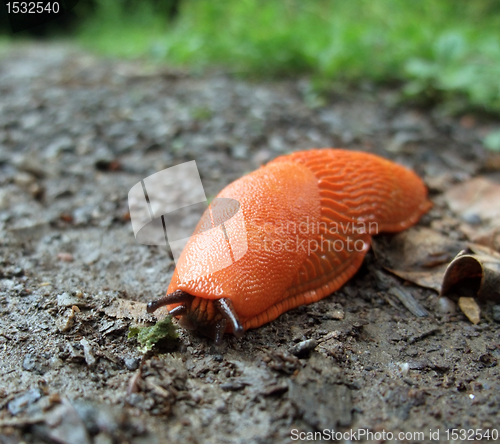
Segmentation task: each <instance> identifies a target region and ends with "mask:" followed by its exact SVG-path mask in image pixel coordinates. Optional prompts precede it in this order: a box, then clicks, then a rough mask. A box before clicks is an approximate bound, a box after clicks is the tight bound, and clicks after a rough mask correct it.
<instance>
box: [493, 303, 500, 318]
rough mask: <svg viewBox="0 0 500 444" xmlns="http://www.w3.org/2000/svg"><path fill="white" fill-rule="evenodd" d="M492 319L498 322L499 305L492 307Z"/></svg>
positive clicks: (499, 316) (499, 314) (499, 315)
mask: <svg viewBox="0 0 500 444" xmlns="http://www.w3.org/2000/svg"><path fill="white" fill-rule="evenodd" d="M493 320H494V321H495V322H500V305H495V306H494V307H493Z"/></svg>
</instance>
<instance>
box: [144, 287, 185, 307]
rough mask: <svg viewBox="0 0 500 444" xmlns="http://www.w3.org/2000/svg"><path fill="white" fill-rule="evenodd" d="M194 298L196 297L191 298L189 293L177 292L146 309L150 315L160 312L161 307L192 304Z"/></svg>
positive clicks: (153, 302)
mask: <svg viewBox="0 0 500 444" xmlns="http://www.w3.org/2000/svg"><path fill="white" fill-rule="evenodd" d="M193 298H194V296H191V295H190V294H189V293H186V292H184V291H182V290H176V291H174V292H172V293H169V294H167V295H165V296H162V297H161V298H159V299H156V300H154V301H151V302H149V303H148V305H147V307H146V310H147V312H148V313H153V312H154V311H156V310H158V309H159V308H160V307H163V306H165V305H172V304H178V303H183V302H191V301H192V300H193Z"/></svg>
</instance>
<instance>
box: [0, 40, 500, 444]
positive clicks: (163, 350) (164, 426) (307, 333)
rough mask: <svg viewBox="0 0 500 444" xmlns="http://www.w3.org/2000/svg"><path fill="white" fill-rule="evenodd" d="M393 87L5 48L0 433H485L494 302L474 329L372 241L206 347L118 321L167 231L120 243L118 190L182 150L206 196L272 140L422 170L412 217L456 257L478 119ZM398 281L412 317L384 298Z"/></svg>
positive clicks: (147, 296) (8, 436)
mask: <svg viewBox="0 0 500 444" xmlns="http://www.w3.org/2000/svg"><path fill="white" fill-rule="evenodd" d="M398 98H399V91H397V90H392V91H380V90H375V89H373V88H371V87H369V86H367V87H366V88H365V89H360V90H356V91H351V92H349V91H347V92H344V93H337V94H331V95H326V96H319V95H317V94H316V93H315V92H314V91H313V89H312V88H311V87H310V83H309V82H308V81H307V80H298V81H276V82H259V83H256V82H249V81H242V80H238V79H234V78H231V77H228V76H226V75H223V74H219V73H214V74H212V75H208V76H203V77H197V76H193V75H190V74H189V73H185V72H182V71H177V70H171V69H168V68H166V67H158V66H150V65H148V64H147V63H141V62H124V61H116V60H109V59H102V58H98V57H95V56H93V55H89V54H87V53H85V52H82V51H81V50H79V49H75V48H72V47H66V46H58V45H48V46H43V45H26V46H18V47H14V48H11V49H9V50H7V51H4V52H3V53H2V54H1V55H0V313H1V318H0V357H1V359H0V374H1V375H2V377H1V380H0V442H1V443H18V442H26V443H38V442H49V443H52V442H57V443H71V444H80V443H82V444H84V443H96V444H97V443H99V444H102V443H137V444H139V443H167V442H182V443H207V442H210V443H281V442H296V441H297V440H296V438H300V439H299V441H300V440H302V441H305V440H307V439H308V438H310V437H312V435H306V434H302V435H299V433H307V432H311V433H312V432H317V431H323V430H325V429H326V432H325V433H330V432H331V431H333V430H335V431H337V432H338V431H341V432H347V433H348V435H343V436H342V437H341V439H340V441H341V442H354V441H355V440H358V439H360V440H365V439H366V438H367V437H366V436H365V435H364V434H363V433H366V431H369V432H370V433H373V434H374V435H370V436H368V439H367V440H368V441H369V442H382V441H384V437H383V436H382V433H385V434H386V435H385V441H386V442H390V441H391V436H390V435H387V434H388V433H393V437H392V440H393V441H399V442H430V441H431V440H433V441H438V440H439V441H442V442H446V441H449V440H450V439H451V437H452V436H451V434H450V433H451V431H452V429H466V430H467V433H469V435H468V436H469V437H470V436H471V435H470V431H469V430H470V429H490V430H491V433H490V440H491V437H494V431H493V429H495V428H496V429H500V427H499V417H500V372H499V367H498V366H497V362H498V360H499V359H500V348H499V347H500V345H499V344H500V343H499V336H498V331H499V323H498V322H499V321H500V316H499V314H500V311H499V309H498V308H499V307H498V306H497V307H495V306H494V305H493V304H490V305H486V306H484V307H482V308H483V310H484V313H485V315H484V316H483V317H482V321H481V322H480V323H479V324H478V325H473V324H472V323H471V322H470V321H469V320H468V319H467V318H466V317H465V316H464V315H463V314H462V313H459V312H456V313H455V314H453V310H452V314H449V312H448V311H449V310H448V309H447V308H446V309H443V307H442V304H439V302H438V299H439V297H438V294H437V293H436V292H435V291H433V290H430V289H424V288H421V287H418V286H416V285H413V284H408V283H405V281H403V280H402V279H400V278H397V277H395V276H393V275H392V274H390V273H389V272H387V271H386V270H385V269H384V268H383V267H382V266H381V264H380V263H379V261H378V260H377V259H376V258H375V256H374V254H373V253H372V252H370V253H369V254H368V255H367V258H366V260H365V263H364V265H363V267H362V268H361V269H360V271H359V272H358V273H357V275H356V276H355V277H354V278H353V279H352V280H350V281H349V282H348V283H347V284H346V285H345V286H344V287H343V288H342V289H341V290H339V291H337V292H336V293H334V294H333V295H331V296H329V297H327V298H325V299H323V300H322V301H320V302H318V303H315V304H312V305H309V306H303V307H299V308H297V309H294V310H292V311H290V312H288V313H286V314H283V315H282V316H280V317H279V318H278V319H277V320H275V321H273V322H271V323H270V324H268V325H265V326H263V327H261V328H258V329H256V330H251V331H247V332H246V333H245V335H244V336H243V338H242V339H236V338H234V337H233V336H226V337H225V338H224V341H223V343H222V344H221V345H219V346H217V345H215V344H214V343H213V341H211V340H210V339H207V338H205V337H201V336H197V335H196V334H193V333H190V332H186V331H185V330H183V329H182V328H180V329H179V338H178V339H177V340H172V341H170V342H168V341H167V342H166V343H163V344H162V345H158V346H155V347H154V348H153V350H152V351H150V352H147V353H144V352H143V351H141V350H140V349H139V347H138V343H137V341H136V339H128V338H127V333H128V331H129V328H130V327H131V326H134V325H137V324H140V323H141V322H142V323H145V322H146V323H147V322H149V323H150V322H152V321H154V318H153V317H152V316H149V315H147V314H146V313H145V310H144V307H145V306H144V303H145V302H147V301H148V300H151V299H153V298H157V297H159V296H161V295H163V294H164V293H165V290H166V288H167V286H168V283H169V281H170V278H171V276H172V273H173V270H174V262H173V260H172V259H171V258H170V256H169V253H168V250H167V249H166V248H165V247H158V246H145V245H140V244H138V243H137V242H136V240H135V238H134V235H133V231H132V226H131V223H130V220H129V214H128V203H127V196H128V191H129V190H130V188H131V187H132V186H133V185H135V184H136V183H137V182H139V181H140V180H141V179H143V178H145V177H147V176H149V175H151V174H153V173H155V172H157V171H160V170H162V169H165V168H168V167H170V166H174V165H177V164H179V163H182V162H186V161H189V160H193V159H194V160H196V162H197V166H198V169H199V171H200V175H201V179H202V182H203V185H204V187H205V191H206V194H207V196H214V195H215V194H216V193H217V192H218V191H219V190H220V189H222V188H223V187H224V186H225V185H226V184H228V183H230V182H232V181H233V180H235V179H236V178H238V177H240V176H242V175H243V174H245V173H247V172H250V171H252V170H254V169H255V168H257V167H259V166H260V165H262V164H264V163H266V162H267V161H268V160H270V159H272V158H274V157H276V156H278V155H280V154H284V153H287V152H290V151H295V150H300V149H308V148H311V147H346V148H352V149H358V150H364V151H369V152H373V153H376V154H380V155H383V156H385V157H387V158H390V159H393V160H395V161H397V162H399V163H402V164H404V165H407V166H409V167H412V168H414V169H415V170H416V171H417V173H418V174H419V175H420V176H421V177H422V178H423V179H424V180H425V181H426V184H427V185H428V187H429V189H430V195H431V198H432V200H433V202H434V208H433V209H432V210H431V211H430V212H429V213H428V214H427V215H426V216H424V217H423V218H422V220H421V221H420V222H419V226H420V227H429V228H432V229H433V230H436V231H437V232H440V233H441V234H443V235H445V236H446V237H448V238H449V239H450V240H452V241H456V242H457V251H456V253H458V250H459V244H460V242H461V241H465V240H466V237H465V235H464V234H463V233H462V232H461V231H459V230H458V229H457V227H458V224H459V223H460V220H459V219H458V218H457V215H455V214H453V213H452V212H451V210H450V209H449V208H448V206H447V202H446V199H445V198H444V194H443V193H444V192H445V191H446V190H447V189H448V188H450V187H451V186H453V185H454V184H457V183H460V182H464V181H466V180H467V179H469V178H471V177H474V176H476V175H479V174H481V173H482V171H484V169H485V168H486V167H487V165H488V162H489V160H488V159H489V157H488V154H487V153H486V152H485V151H484V149H483V147H482V144H481V137H482V136H483V135H484V134H485V131H486V130H487V128H488V125H491V124H492V122H491V121H489V122H486V121H481V120H480V119H477V118H475V117H473V116H464V117H462V118H460V119H458V118H457V119H454V118H449V117H445V116H442V115H440V114H439V113H437V112H432V111H428V110H419V109H413V108H411V107H408V106H406V105H401V104H400V102H399V99H398ZM493 123H494V122H493ZM388 237H389V236H387V235H382V236H380V239H382V240H383V239H384V238H388ZM395 288H396V289H397V288H400V289H404V290H405V291H409V292H410V293H411V295H412V296H413V297H414V298H415V299H416V300H417V301H418V302H419V303H420V304H421V306H422V307H424V308H425V310H426V311H427V312H428V315H427V316H422V317H418V316H415V315H414V314H412V313H410V312H409V311H408V310H407V309H406V308H405V307H404V306H403V305H402V304H401V303H400V302H398V301H397V300H395V299H394V298H393V299H391V298H389V297H388V294H390V291H391V289H395ZM134 301H135V303H134ZM148 325H151V324H148ZM363 431H365V432H363ZM430 431H432V432H433V433H434V435H433V436H431V435H430ZM447 431H448V432H447ZM400 432H407V435H405V436H399V433H400ZM412 432H421V433H423V434H424V435H422V436H418V435H417V436H415V435H411V433H412ZM325 433H323V435H322V436H319V435H316V437H317V438H318V439H317V440H318V442H321V441H322V440H324V441H328V438H329V436H328V435H327V434H325ZM351 433H354V436H352V435H349V434H351ZM375 433H378V435H375ZM436 433H439V436H438V435H436ZM458 433H462V438H460V436H458V438H457V439H456V441H460V440H462V441H465V440H466V439H464V438H463V433H465V432H462V431H460V430H459V431H458ZM337 437H339V436H338V435H337ZM473 437H474V436H473ZM475 437H476V438H477V436H475Z"/></svg>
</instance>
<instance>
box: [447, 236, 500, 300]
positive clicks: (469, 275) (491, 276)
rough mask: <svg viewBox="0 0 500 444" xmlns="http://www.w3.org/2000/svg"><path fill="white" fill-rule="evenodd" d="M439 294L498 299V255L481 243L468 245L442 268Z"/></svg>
mask: <svg viewBox="0 0 500 444" xmlns="http://www.w3.org/2000/svg"><path fill="white" fill-rule="evenodd" d="M441 296H447V297H449V298H452V299H455V300H456V299H457V298H459V297H461V296H464V297H477V298H479V299H483V300H488V299H489V300H500V254H498V253H497V252H495V251H493V250H491V249H490V248H488V247H485V246H483V245H477V244H470V245H469V246H468V249H467V250H464V251H461V252H460V253H459V254H458V255H457V257H455V259H453V261H451V263H450V264H449V265H448V267H447V268H446V272H445V274H444V277H443V285H442V288H441Z"/></svg>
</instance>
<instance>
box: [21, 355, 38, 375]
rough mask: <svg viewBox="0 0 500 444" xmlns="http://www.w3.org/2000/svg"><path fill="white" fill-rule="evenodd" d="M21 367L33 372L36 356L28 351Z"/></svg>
mask: <svg viewBox="0 0 500 444" xmlns="http://www.w3.org/2000/svg"><path fill="white" fill-rule="evenodd" d="M23 369H24V370H26V371H28V372H33V371H35V370H36V357H35V356H33V355H32V354H30V353H28V354H27V355H25V356H24V359H23Z"/></svg>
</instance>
